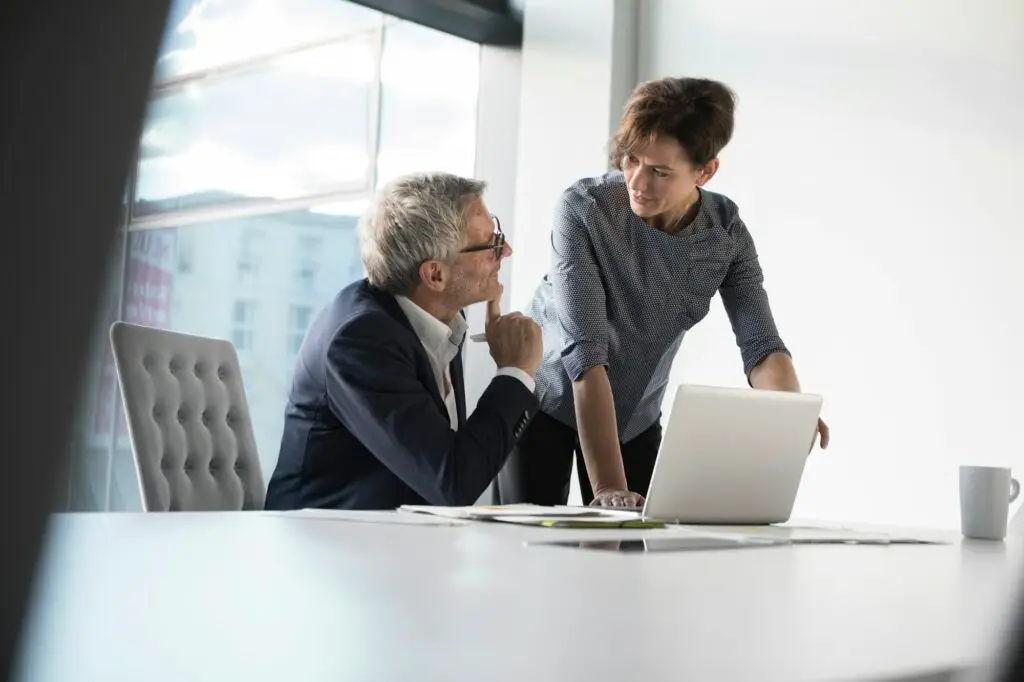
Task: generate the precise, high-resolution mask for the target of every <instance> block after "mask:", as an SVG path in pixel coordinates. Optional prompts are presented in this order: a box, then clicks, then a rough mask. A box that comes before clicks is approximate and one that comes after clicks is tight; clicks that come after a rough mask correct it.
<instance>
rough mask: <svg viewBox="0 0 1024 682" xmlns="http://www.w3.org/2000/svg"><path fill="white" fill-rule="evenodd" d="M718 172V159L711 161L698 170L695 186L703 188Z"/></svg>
mask: <svg viewBox="0 0 1024 682" xmlns="http://www.w3.org/2000/svg"><path fill="white" fill-rule="evenodd" d="M717 172H718V159H711V160H710V161H708V162H707V163H706V164H704V167H703V168H702V169H701V170H700V174H699V175H698V176H697V186H698V187H703V186H704V185H705V184H707V183H708V182H710V181H711V178H713V177H715V173H717Z"/></svg>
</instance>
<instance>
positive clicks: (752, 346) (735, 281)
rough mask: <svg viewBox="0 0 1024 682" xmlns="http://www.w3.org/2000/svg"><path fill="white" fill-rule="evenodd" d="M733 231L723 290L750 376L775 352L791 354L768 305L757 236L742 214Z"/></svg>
mask: <svg viewBox="0 0 1024 682" xmlns="http://www.w3.org/2000/svg"><path fill="white" fill-rule="evenodd" d="M732 233H733V236H734V244H735V248H734V250H733V258H732V262H731V263H730V264H729V270H728V272H727V273H726V276H725V281H724V282H723V283H722V286H721V288H720V289H719V292H720V293H721V295H722V303H723V304H724V305H725V312H726V314H727V315H728V316H729V323H730V324H731V325H732V331H733V334H735V336H736V345H737V346H739V349H740V354H741V355H742V357H743V372H744V374H746V375H747V376H748V377H749V376H750V372H751V370H753V369H754V367H756V366H757V364H758V363H759V362H761V361H762V360H763V359H765V358H766V357H768V356H769V355H771V354H772V353H785V354H786V355H789V354H790V353H789V349H787V348H786V345H785V344H784V343H783V342H782V338H781V337H780V336H779V332H778V329H777V328H776V325H775V318H774V317H773V316H772V311H771V306H770V305H769V304H768V293H767V292H766V291H765V289H764V275H763V273H762V272H761V264H760V263H759V262H758V258H757V249H756V248H755V246H754V239H753V237H751V235H750V231H749V230H747V226H746V225H744V224H743V221H742V220H740V219H739V218H738V217H737V218H736V219H735V222H734V223H733V229H732Z"/></svg>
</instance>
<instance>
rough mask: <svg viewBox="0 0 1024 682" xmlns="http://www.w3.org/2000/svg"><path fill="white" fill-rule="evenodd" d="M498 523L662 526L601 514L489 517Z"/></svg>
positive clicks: (567, 525)
mask: <svg viewBox="0 0 1024 682" xmlns="http://www.w3.org/2000/svg"><path fill="white" fill-rule="evenodd" d="M491 520H492V521H496V522H499V523H514V524H518V525H522V526H542V527H545V528H664V527H665V523H664V522H663V521H654V520H652V519H641V518H640V517H639V516H633V517H621V516H612V517H601V516H559V517H551V516H522V515H517V516H501V517H496V518H493V519H491Z"/></svg>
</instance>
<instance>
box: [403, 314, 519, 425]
mask: <svg viewBox="0 0 1024 682" xmlns="http://www.w3.org/2000/svg"><path fill="white" fill-rule="evenodd" d="M395 299H396V300H397V301H398V305H399V307H400V308H401V309H402V312H403V313H405V316H406V317H407V318H408V319H409V323H410V324H411V325H412V328H413V331H415V332H416V336H417V337H419V340H420V343H422V344H423V349H424V350H425V351H426V352H427V357H428V358H430V366H431V368H432V369H433V370H434V379H435V380H436V381H437V386H438V389H439V390H440V392H441V397H442V398H443V399H444V406H445V408H447V410H448V421H449V423H450V424H451V427H452V430H453V431H458V430H459V414H458V410H457V408H456V405H455V391H453V390H452V375H451V370H450V365H451V363H452V360H454V359H455V356H456V355H458V353H459V346H460V345H461V344H462V342H463V340H464V339H465V338H466V330H467V328H468V326H469V325H468V324H467V323H466V320H465V318H463V317H462V315H456V316H455V318H454V319H452V321H451V324H445V323H444V322H442V321H441V320H439V319H437V318H436V317H434V316H433V315H431V314H430V313H428V312H427V311H426V310H424V309H423V308H421V307H419V306H418V305H416V304H415V303H413V302H412V301H411V300H410V299H408V298H406V297H405V296H396V297H395ZM497 373H498V375H502V376H511V377H515V378H516V379H519V381H521V382H523V385H524V386H526V388H528V389H529V390H530V392H531V393H532V392H533V390H534V388H535V384H534V381H533V377H531V376H530V375H529V374H527V373H526V372H524V371H523V370H521V369H519V368H518V367H502V368H500V369H499V370H498V372H497Z"/></svg>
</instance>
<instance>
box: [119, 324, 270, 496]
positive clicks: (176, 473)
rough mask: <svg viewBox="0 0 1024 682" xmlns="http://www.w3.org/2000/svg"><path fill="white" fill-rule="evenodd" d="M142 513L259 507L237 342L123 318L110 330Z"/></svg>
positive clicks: (259, 480)
mask: <svg viewBox="0 0 1024 682" xmlns="http://www.w3.org/2000/svg"><path fill="white" fill-rule="evenodd" d="M110 343H111V346H112V348H113V352H114V366H115V367H116V368H117V379H118V383H119V384H120V386H121V396H122V398H123V401H124V407H125V414H126V416H127V418H128V419H127V420H128V433H129V436H130V437H131V442H132V452H133V455H134V458H135V465H136V471H137V473H138V477H139V488H140V493H141V498H142V507H143V509H144V510H145V511H228V510H230V511H240V510H257V509H262V508H263V500H264V497H265V495H266V489H265V487H264V484H263V474H262V472H261V470H260V460H259V456H258V453H257V450H256V439H255V437H254V436H253V431H252V423H251V421H250V418H249V408H248V404H247V402H246V399H245V388H244V387H243V385H242V374H241V371H240V370H239V366H238V354H237V353H236V352H235V347H234V346H233V345H232V344H231V343H230V342H228V341H225V340H222V339H209V338H205V337H201V336H192V335H189V334H181V333H178V332H170V331H165V330H162V329H154V328H152V327H144V326H141V325H136V324H129V323H127V322H115V323H114V324H113V325H112V326H111V328H110Z"/></svg>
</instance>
